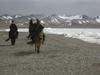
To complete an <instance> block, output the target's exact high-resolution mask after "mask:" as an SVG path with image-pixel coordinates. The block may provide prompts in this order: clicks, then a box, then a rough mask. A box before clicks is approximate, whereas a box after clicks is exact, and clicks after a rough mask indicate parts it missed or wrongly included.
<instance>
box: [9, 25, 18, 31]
mask: <svg viewBox="0 0 100 75" xmlns="http://www.w3.org/2000/svg"><path fill="white" fill-rule="evenodd" d="M17 30H18V28H17V26H16V25H15V24H11V25H10V31H17Z"/></svg>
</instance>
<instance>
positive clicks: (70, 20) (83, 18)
mask: <svg viewBox="0 0 100 75" xmlns="http://www.w3.org/2000/svg"><path fill="white" fill-rule="evenodd" d="M99 19H100V18H99ZM99 19H96V20H94V19H93V18H91V17H89V16H87V15H70V16H68V15H56V14H53V15H52V16H48V17H45V18H43V21H42V22H44V24H50V25H51V24H58V25H99V22H100V21H99Z"/></svg>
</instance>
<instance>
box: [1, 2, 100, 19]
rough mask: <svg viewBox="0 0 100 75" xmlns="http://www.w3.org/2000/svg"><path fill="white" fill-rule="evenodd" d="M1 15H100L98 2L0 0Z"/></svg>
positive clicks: (99, 3)
mask: <svg viewBox="0 0 100 75" xmlns="http://www.w3.org/2000/svg"><path fill="white" fill-rule="evenodd" d="M0 13H3V14H12V15H13V14H21V15H30V14H41V13H43V14H45V15H47V16H48V15H52V14H65V15H74V14H85V15H88V16H90V17H94V16H97V15H100V0H0Z"/></svg>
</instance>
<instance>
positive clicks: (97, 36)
mask: <svg viewBox="0 0 100 75" xmlns="http://www.w3.org/2000/svg"><path fill="white" fill-rule="evenodd" d="M0 31H9V29H0ZM18 31H19V32H28V28H23V29H22V28H21V29H20V28H19V29H18ZM44 33H46V34H57V35H64V36H65V37H70V38H77V39H81V40H83V41H87V42H90V43H98V44H100V29H99V28H98V29H88V28H87V29H86V28H81V29H79V28H44Z"/></svg>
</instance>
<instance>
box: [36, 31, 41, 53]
mask: <svg viewBox="0 0 100 75" xmlns="http://www.w3.org/2000/svg"><path fill="white" fill-rule="evenodd" d="M42 43H43V30H42V31H41V32H39V33H38V35H36V36H35V51H37V53H38V54H39V52H40V46H41V44H42Z"/></svg>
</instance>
